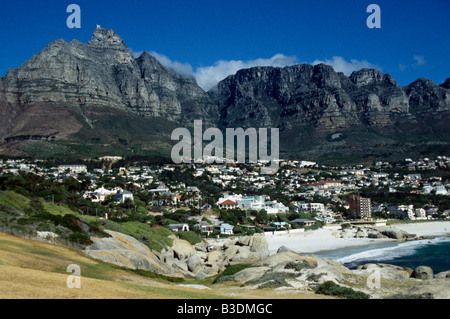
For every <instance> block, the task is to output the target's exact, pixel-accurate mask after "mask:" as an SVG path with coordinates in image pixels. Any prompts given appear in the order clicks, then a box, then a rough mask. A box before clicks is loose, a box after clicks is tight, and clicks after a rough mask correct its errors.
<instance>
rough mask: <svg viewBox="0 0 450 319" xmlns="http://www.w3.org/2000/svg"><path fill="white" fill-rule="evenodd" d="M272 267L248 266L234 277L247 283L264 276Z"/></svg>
mask: <svg viewBox="0 0 450 319" xmlns="http://www.w3.org/2000/svg"><path fill="white" fill-rule="evenodd" d="M270 269H271V268H270V267H250V268H246V269H243V270H241V271H239V272H237V273H236V274H234V276H233V279H234V280H236V281H239V282H241V283H246V282H248V281H252V280H255V279H258V278H260V277H262V276H263V275H264V274H265V273H266V272H267V271H269V270H270Z"/></svg>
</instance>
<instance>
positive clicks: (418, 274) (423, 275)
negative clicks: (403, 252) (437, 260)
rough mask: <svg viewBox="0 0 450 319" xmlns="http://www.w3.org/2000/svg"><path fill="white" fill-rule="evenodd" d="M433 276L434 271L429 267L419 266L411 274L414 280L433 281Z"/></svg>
mask: <svg viewBox="0 0 450 319" xmlns="http://www.w3.org/2000/svg"><path fill="white" fill-rule="evenodd" d="M433 276H434V273H433V269H431V268H430V267H428V266H419V267H417V268H416V269H414V272H413V273H412V274H411V277H413V278H416V279H424V280H428V279H433Z"/></svg>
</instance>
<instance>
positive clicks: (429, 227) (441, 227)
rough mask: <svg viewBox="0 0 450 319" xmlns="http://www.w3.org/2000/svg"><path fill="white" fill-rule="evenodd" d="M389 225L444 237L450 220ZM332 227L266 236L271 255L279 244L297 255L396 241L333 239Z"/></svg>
mask: <svg viewBox="0 0 450 319" xmlns="http://www.w3.org/2000/svg"><path fill="white" fill-rule="evenodd" d="M388 227H392V228H396V229H399V230H403V231H406V232H407V233H410V234H415V235H417V236H436V237H438V236H445V235H449V234H450V221H430V222H414V223H401V224H400V223H399V224H393V225H390V226H388ZM335 231H336V230H335V229H327V228H322V229H317V230H310V231H305V232H303V233H295V234H283V235H277V236H270V235H266V239H267V242H268V245H269V252H270V254H271V255H272V254H275V253H276V252H277V250H278V249H279V248H280V247H281V246H285V247H287V248H289V249H291V250H293V251H295V252H296V253H298V254H316V253H323V252H327V251H335V250H345V249H350V248H364V247H371V248H372V246H373V247H376V245H380V244H387V243H396V242H398V241H397V240H395V239H372V238H336V237H335V236H334V235H333V232H335Z"/></svg>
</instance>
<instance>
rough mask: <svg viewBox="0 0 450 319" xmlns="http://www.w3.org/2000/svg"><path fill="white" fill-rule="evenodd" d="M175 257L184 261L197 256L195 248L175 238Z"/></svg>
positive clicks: (173, 247) (173, 246)
mask: <svg viewBox="0 0 450 319" xmlns="http://www.w3.org/2000/svg"><path fill="white" fill-rule="evenodd" d="M172 250H173V252H174V257H175V258H177V259H179V260H181V261H183V260H186V259H188V258H189V257H191V256H192V255H194V254H195V248H194V247H193V246H192V245H191V244H190V243H189V242H188V241H186V240H184V239H179V238H175V239H174V240H173V244H172Z"/></svg>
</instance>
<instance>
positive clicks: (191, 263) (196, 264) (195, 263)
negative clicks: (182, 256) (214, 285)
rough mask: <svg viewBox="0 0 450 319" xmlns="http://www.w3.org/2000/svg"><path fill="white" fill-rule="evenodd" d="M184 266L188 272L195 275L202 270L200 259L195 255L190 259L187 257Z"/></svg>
mask: <svg viewBox="0 0 450 319" xmlns="http://www.w3.org/2000/svg"><path fill="white" fill-rule="evenodd" d="M186 265H187V268H188V270H189V271H190V272H192V273H197V272H198V271H200V270H201V269H202V264H201V260H200V257H198V256H197V255H192V256H191V257H189V258H188V259H187V261H186Z"/></svg>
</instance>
